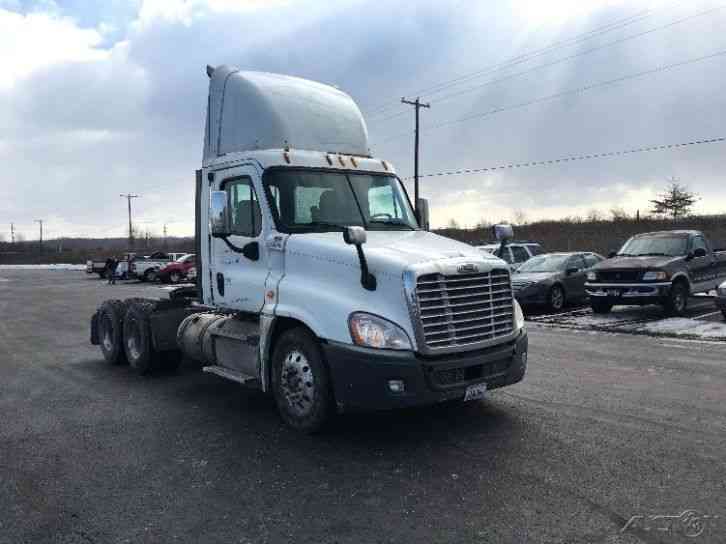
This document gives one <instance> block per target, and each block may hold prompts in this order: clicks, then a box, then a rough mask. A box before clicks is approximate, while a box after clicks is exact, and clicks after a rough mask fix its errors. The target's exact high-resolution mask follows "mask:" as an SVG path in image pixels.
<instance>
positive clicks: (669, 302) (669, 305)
mask: <svg viewBox="0 0 726 544" xmlns="http://www.w3.org/2000/svg"><path fill="white" fill-rule="evenodd" d="M663 306H664V307H665V311H666V313H667V314H668V315H670V316H676V317H682V316H683V315H685V313H686V309H687V308H688V284H686V283H685V282H684V281H682V280H681V281H676V282H675V283H674V284H673V285H672V286H671V290H670V292H669V293H668V298H666V300H665V303H664V304H663Z"/></svg>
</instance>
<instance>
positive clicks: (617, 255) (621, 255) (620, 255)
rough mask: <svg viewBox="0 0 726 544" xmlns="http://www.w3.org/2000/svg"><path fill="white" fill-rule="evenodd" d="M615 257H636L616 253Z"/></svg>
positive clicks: (630, 254) (629, 254)
mask: <svg viewBox="0 0 726 544" xmlns="http://www.w3.org/2000/svg"><path fill="white" fill-rule="evenodd" d="M615 256H616V257H637V255H633V254H632V253H616V254H615Z"/></svg>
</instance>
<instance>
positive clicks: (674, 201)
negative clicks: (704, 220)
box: [650, 178, 699, 221]
mask: <svg viewBox="0 0 726 544" xmlns="http://www.w3.org/2000/svg"><path fill="white" fill-rule="evenodd" d="M669 182H670V183H669V185H668V187H667V188H666V190H665V191H664V192H663V193H661V194H659V195H658V198H655V199H653V200H651V201H650V203H651V204H653V208H652V209H651V213H653V214H656V215H667V216H670V217H671V218H673V220H674V221H676V220H677V219H678V218H679V217H683V216H686V215H688V214H689V213H691V208H693V205H694V204H695V203H696V201H697V200H698V198H699V197H698V195H697V194H696V193H692V192H691V191H689V190H688V189H687V188H686V186H685V185H681V184H680V183H678V180H677V179H676V178H671V179H670V180H669Z"/></svg>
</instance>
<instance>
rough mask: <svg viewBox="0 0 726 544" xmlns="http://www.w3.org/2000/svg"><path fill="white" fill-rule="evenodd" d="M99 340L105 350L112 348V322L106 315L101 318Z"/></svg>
mask: <svg viewBox="0 0 726 544" xmlns="http://www.w3.org/2000/svg"><path fill="white" fill-rule="evenodd" d="M101 341H102V342H103V347H104V349H105V350H106V351H111V350H113V323H112V322H111V318H110V317H109V316H108V315H104V316H103V319H102V320H101Z"/></svg>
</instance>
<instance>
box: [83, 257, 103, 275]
mask: <svg viewBox="0 0 726 544" xmlns="http://www.w3.org/2000/svg"><path fill="white" fill-rule="evenodd" d="M86 274H98V276H99V277H100V278H105V277H106V261H105V260H103V261H101V260H95V259H89V260H88V261H86Z"/></svg>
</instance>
